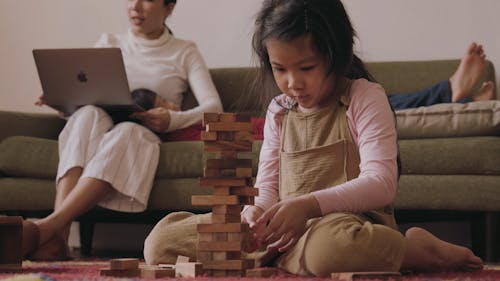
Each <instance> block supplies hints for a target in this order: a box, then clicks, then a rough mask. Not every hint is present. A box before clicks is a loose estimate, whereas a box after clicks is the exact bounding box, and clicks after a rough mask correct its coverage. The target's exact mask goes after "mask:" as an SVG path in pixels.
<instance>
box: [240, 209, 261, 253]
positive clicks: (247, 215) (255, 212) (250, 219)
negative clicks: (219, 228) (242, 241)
mask: <svg viewBox="0 0 500 281" xmlns="http://www.w3.org/2000/svg"><path fill="white" fill-rule="evenodd" d="M263 213H264V210H262V209H261V208H259V207H257V206H250V207H248V208H246V209H245V211H243V212H242V213H241V221H242V222H243V223H248V225H249V226H250V229H251V232H252V233H253V235H252V237H249V239H250V241H249V242H248V243H246V245H245V247H244V248H245V249H244V250H245V252H247V253H252V252H254V251H256V250H257V249H259V248H260V247H261V246H262V245H261V244H259V243H258V241H257V240H256V239H255V238H256V237H257V236H258V234H259V233H261V232H262V231H264V227H263V225H258V224H257V223H256V221H257V219H258V218H260V216H261V215H262V214H263Z"/></svg>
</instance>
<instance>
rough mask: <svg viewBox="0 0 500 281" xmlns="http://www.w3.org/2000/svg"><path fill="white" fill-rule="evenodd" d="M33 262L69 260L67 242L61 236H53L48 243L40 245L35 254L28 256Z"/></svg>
mask: <svg viewBox="0 0 500 281" xmlns="http://www.w3.org/2000/svg"><path fill="white" fill-rule="evenodd" d="M29 259H30V260H34V261H60V260H67V259H69V248H68V244H67V242H66V241H65V240H64V238H62V237H61V236H58V235H56V236H54V237H53V238H52V239H50V240H49V241H48V242H46V243H44V244H42V245H40V246H39V247H38V249H36V251H35V252H33V253H32V254H31V255H29Z"/></svg>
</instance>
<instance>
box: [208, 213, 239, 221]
mask: <svg viewBox="0 0 500 281" xmlns="http://www.w3.org/2000/svg"><path fill="white" fill-rule="evenodd" d="M238 222H241V215H240V214H237V215H227V214H222V215H220V214H214V213H212V223H238Z"/></svg>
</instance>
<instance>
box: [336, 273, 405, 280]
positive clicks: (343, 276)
mask: <svg viewBox="0 0 500 281" xmlns="http://www.w3.org/2000/svg"><path fill="white" fill-rule="evenodd" d="M331 277H332V278H333V279H337V280H341V281H354V280H369V279H376V280H401V273H400V272H382V271H381V272H376V271H374V272H334V273H332V274H331Z"/></svg>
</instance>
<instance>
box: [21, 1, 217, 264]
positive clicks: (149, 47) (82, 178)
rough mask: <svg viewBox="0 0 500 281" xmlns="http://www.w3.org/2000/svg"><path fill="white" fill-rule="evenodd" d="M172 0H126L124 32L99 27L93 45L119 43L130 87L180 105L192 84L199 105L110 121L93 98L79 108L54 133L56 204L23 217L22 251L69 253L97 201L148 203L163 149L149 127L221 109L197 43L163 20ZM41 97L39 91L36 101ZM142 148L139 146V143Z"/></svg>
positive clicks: (128, 207)
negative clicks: (76, 225) (72, 236)
mask: <svg viewBox="0 0 500 281" xmlns="http://www.w3.org/2000/svg"><path fill="white" fill-rule="evenodd" d="M175 3H176V0H129V1H128V2H127V13H128V18H129V23H130V29H129V32H128V33H127V34H125V35H119V36H118V35H111V34H103V35H102V36H101V38H100V40H99V41H98V43H97V44H96V47H119V48H121V50H122V54H123V59H124V63H125V68H126V72H127V76H128V79H129V84H130V88H131V89H137V88H146V89H150V90H152V91H154V92H156V93H158V94H159V95H160V96H161V97H163V98H164V99H166V100H168V101H169V102H171V103H173V104H175V105H176V106H178V107H180V105H181V102H182V99H183V93H185V92H186V91H187V89H188V88H190V89H191V90H192V91H193V93H194V96H195V97H196V99H197V101H198V103H199V106H197V107H195V108H193V109H190V110H187V111H177V110H169V109H167V108H164V107H157V108H153V109H150V110H148V111H146V112H141V113H134V114H132V115H131V116H130V117H131V118H134V119H137V120H138V121H139V123H140V124H142V126H141V125H139V124H137V123H134V122H122V123H119V124H117V125H116V126H115V124H113V121H112V119H111V117H110V116H109V115H107V114H106V113H105V112H104V111H103V110H102V109H100V108H97V107H95V106H85V107H82V108H80V109H79V110H78V111H77V112H75V113H74V114H73V115H72V116H71V117H69V119H68V122H67V124H66V126H65V128H64V129H63V131H62V132H61V134H60V136H59V158H60V160H59V166H58V171H57V178H56V187H57V188H56V198H55V206H54V212H53V213H52V214H50V215H49V216H47V217H45V218H43V219H40V220H38V221H36V222H34V223H33V222H25V223H24V231H23V245H24V246H23V254H24V256H29V257H30V258H31V259H42V260H53V259H61V258H64V257H65V255H66V254H67V251H66V249H67V246H66V245H67V240H68V235H69V226H70V224H71V222H72V221H73V220H74V219H75V218H76V217H78V216H80V215H81V214H83V213H84V212H86V211H88V210H89V209H91V208H93V207H94V206H96V205H99V206H101V207H105V208H108V209H113V210H117V211H125V212H140V211H144V210H145V209H146V207H147V202H148V198H149V193H150V191H151V188H152V185H153V179H154V175H155V173H156V167H157V165H158V158H159V153H160V148H159V144H160V139H159V138H158V136H156V135H155V134H154V133H153V132H158V133H164V132H170V131H174V130H177V129H181V128H184V127H188V126H190V125H193V124H196V123H199V122H200V121H201V118H202V113H203V112H207V111H209V112H210V111H211V112H217V111H222V104H221V102H220V98H219V96H218V94H217V91H216V89H215V86H214V84H213V82H212V80H211V77H210V74H209V72H208V68H207V66H206V64H205V62H204V61H203V59H202V57H201V54H200V53H199V51H198V49H197V47H196V45H195V44H194V43H192V42H189V41H185V40H181V39H178V38H175V37H174V36H173V35H172V34H171V32H170V30H169V29H168V27H167V26H166V25H165V20H166V19H167V17H169V16H170V15H171V14H172V11H173V10H174V7H175ZM37 104H38V105H42V104H43V97H41V98H40V100H39V101H38V102H37ZM139 148H140V149H139Z"/></svg>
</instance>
